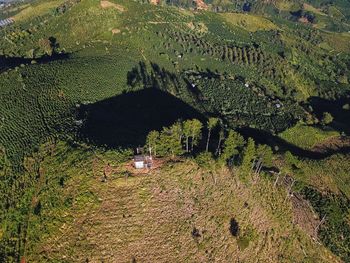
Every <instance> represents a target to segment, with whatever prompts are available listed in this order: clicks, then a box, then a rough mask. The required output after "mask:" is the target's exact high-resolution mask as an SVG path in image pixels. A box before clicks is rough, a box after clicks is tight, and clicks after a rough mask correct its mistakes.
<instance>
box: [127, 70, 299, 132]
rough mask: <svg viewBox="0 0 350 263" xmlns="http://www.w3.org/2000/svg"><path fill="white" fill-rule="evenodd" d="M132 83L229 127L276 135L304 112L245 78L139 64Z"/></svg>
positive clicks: (132, 75) (133, 72) (132, 74)
mask: <svg viewBox="0 0 350 263" xmlns="http://www.w3.org/2000/svg"><path fill="white" fill-rule="evenodd" d="M129 84H130V85H132V86H133V87H136V86H149V87H156V88H159V89H162V90H165V91H167V92H169V93H170V94H173V95H174V96H176V97H179V98H181V99H182V100H183V101H185V102H187V103H188V104H190V105H191V106H193V107H195V108H196V109H197V110H199V111H200V112H203V113H206V114H209V115H218V116H220V117H221V118H223V119H225V120H226V121H227V123H228V124H229V125H230V126H233V127H239V126H249V127H252V128H258V129H263V130H267V131H271V132H277V131H281V130H284V129H286V128H287V127H289V126H290V125H292V124H293V123H294V122H295V120H297V119H300V118H302V117H303V115H304V113H303V110H302V109H301V107H300V106H298V105H297V104H296V103H292V102H289V101H285V100H281V99H279V98H277V97H275V96H274V95H273V94H269V92H268V90H267V89H266V88H264V87H263V86H260V85H259V84H258V83H256V82H246V80H245V79H244V78H243V77H240V76H235V77H233V76H230V75H227V74H220V73H214V72H198V71H196V70H187V71H185V72H183V73H181V74H178V75H176V74H172V73H170V72H168V71H166V70H164V69H161V68H160V67H159V66H158V65H157V64H155V63H153V64H152V65H151V67H149V66H147V65H146V64H144V63H140V65H139V67H135V68H134V69H133V70H132V71H130V73H129Z"/></svg>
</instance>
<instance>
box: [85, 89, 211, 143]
mask: <svg viewBox="0 0 350 263" xmlns="http://www.w3.org/2000/svg"><path fill="white" fill-rule="evenodd" d="M79 116H80V118H82V119H84V120H85V121H84V124H83V126H82V128H81V129H80V131H79V134H80V136H81V138H82V139H83V140H87V141H88V142H90V143H93V144H95V145H98V146H107V147H108V148H109V147H137V146H139V145H144V144H145V140H146V136H147V134H148V133H149V132H150V131H151V130H161V129H162V128H163V127H165V126H170V125H172V124H173V123H174V122H176V121H177V120H179V119H182V120H185V119H190V118H197V119H199V120H202V121H203V122H204V121H205V117H204V116H203V115H202V114H200V113H199V112H198V111H196V110H195V109H194V108H192V107H191V106H189V105H188V104H186V103H184V102H183V101H181V100H179V99H178V98H176V97H174V96H172V95H171V94H169V93H166V92H163V91H161V90H159V89H155V88H146V89H142V90H139V91H134V92H129V93H126V94H122V95H119V96H116V97H113V98H109V99H106V100H103V101H100V102H96V103H94V104H90V105H83V106H81V107H80V112H79Z"/></svg>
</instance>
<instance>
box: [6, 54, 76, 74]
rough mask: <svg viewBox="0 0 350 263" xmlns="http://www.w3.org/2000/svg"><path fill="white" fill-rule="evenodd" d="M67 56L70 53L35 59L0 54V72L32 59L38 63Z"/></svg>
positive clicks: (30, 61) (26, 63)
mask: <svg viewBox="0 0 350 263" xmlns="http://www.w3.org/2000/svg"><path fill="white" fill-rule="evenodd" d="M69 57H70V54H67V53H61V54H57V53H54V54H52V55H51V56H43V57H40V58H35V59H31V58H22V57H5V56H1V55H0V73H1V72H4V71H6V70H8V69H13V68H15V67H19V66H21V65H22V64H23V65H29V64H31V63H32V61H33V60H35V61H36V63H38V64H45V63H49V62H51V61H55V60H64V59H68V58H69Z"/></svg>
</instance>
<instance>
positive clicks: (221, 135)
mask: <svg viewBox="0 0 350 263" xmlns="http://www.w3.org/2000/svg"><path fill="white" fill-rule="evenodd" d="M224 137H225V133H224V130H223V129H222V128H221V130H220V131H219V140H218V146H217V147H216V151H215V154H216V155H217V156H220V155H221V143H222V141H223V139H224Z"/></svg>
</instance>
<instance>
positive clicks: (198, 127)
mask: <svg viewBox="0 0 350 263" xmlns="http://www.w3.org/2000/svg"><path fill="white" fill-rule="evenodd" d="M202 128H203V124H202V123H201V122H200V121H199V120H197V119H192V120H191V138H192V141H191V151H192V152H193V147H194V146H196V145H198V143H199V139H200V138H201V135H202Z"/></svg>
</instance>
